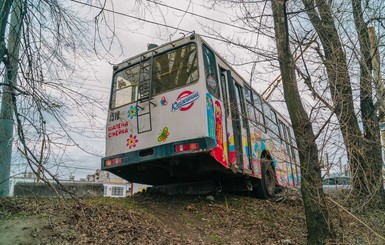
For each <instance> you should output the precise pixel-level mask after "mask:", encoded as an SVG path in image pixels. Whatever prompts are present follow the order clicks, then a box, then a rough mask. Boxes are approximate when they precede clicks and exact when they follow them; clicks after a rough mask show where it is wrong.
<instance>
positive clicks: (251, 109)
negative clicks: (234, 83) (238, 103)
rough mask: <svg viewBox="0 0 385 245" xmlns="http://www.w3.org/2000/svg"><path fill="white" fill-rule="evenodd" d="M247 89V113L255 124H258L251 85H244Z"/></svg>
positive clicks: (245, 89)
mask: <svg viewBox="0 0 385 245" xmlns="http://www.w3.org/2000/svg"><path fill="white" fill-rule="evenodd" d="M244 91H245V99H246V113H247V118H248V119H249V120H250V121H251V122H252V123H253V124H254V125H256V120H255V110H254V106H253V100H252V93H251V90H250V88H249V87H247V86H245V87H244Z"/></svg>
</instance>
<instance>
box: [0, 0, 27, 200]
mask: <svg viewBox="0 0 385 245" xmlns="http://www.w3.org/2000/svg"><path fill="white" fill-rule="evenodd" d="M24 3H25V1H23V0H14V1H4V3H3V4H2V5H3V6H1V7H4V6H5V5H6V4H9V5H12V6H11V7H10V8H8V10H10V11H8V13H1V16H2V17H4V18H3V19H1V20H0V21H2V24H4V30H6V29H7V30H8V33H9V36H8V41H7V47H6V50H5V53H4V57H0V58H1V62H2V63H3V64H4V67H5V75H4V80H3V84H2V86H1V87H2V92H3V93H2V101H1V109H0V196H8V195H9V178H10V172H11V159H12V145H13V144H12V143H13V113H14V98H15V97H14V96H15V94H14V91H15V87H16V79H17V71H18V67H19V66H18V63H19V49H20V35H21V27H22V25H23V9H24ZM2 11H3V8H2ZM9 14H11V21H10V24H9V25H8V28H5V24H6V23H7V21H8V16H9ZM3 21H5V22H3ZM4 33H5V32H4ZM4 33H2V35H3V34H4ZM4 46H5V44H4ZM4 46H3V47H1V48H4Z"/></svg>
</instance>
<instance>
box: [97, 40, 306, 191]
mask: <svg viewBox="0 0 385 245" xmlns="http://www.w3.org/2000/svg"><path fill="white" fill-rule="evenodd" d="M101 164H102V166H101V168H102V169H103V170H107V171H109V172H111V173H113V174H115V175H117V176H119V177H121V178H123V179H126V180H128V181H130V182H134V183H141V184H148V185H154V186H163V185H173V184H178V183H200V182H204V181H207V180H214V181H215V182H216V183H219V185H221V188H222V187H223V188H225V187H226V188H227V189H230V190H233V191H237V190H240V191H241V190H246V191H252V192H254V193H255V194H257V195H258V196H261V197H264V198H267V197H272V196H273V195H274V193H275V192H276V191H277V190H278V189H279V188H280V187H287V186H298V185H299V184H300V172H299V160H298V151H297V147H296V143H295V139H294V136H293V130H292V127H291V126H290V124H289V122H288V121H287V120H286V119H285V118H284V117H283V116H282V115H280V114H279V113H278V112H277V111H276V110H275V109H274V108H273V107H271V106H270V105H269V103H267V102H266V101H265V100H264V99H263V98H261V96H260V95H259V94H258V93H257V92H256V91H255V90H254V89H253V88H252V87H251V86H250V85H249V84H248V83H247V82H246V81H245V79H243V78H242V77H241V76H240V75H239V74H238V73H237V72H236V71H235V70H234V69H233V68H232V67H231V66H230V65H229V64H228V63H227V62H226V61H225V60H224V59H223V58H222V57H221V56H220V55H219V54H218V53H216V52H215V51H214V49H213V48H211V47H210V45H208V44H207V43H206V42H205V41H204V40H203V39H202V37H201V36H200V35H198V34H195V33H193V34H191V35H188V36H184V37H183V38H180V39H178V40H174V41H171V42H169V43H166V44H163V45H161V46H156V45H151V46H150V45H149V49H148V50H147V51H146V52H143V53H141V54H139V55H137V56H135V57H132V58H130V59H127V60H124V61H123V62H122V63H120V64H118V65H115V66H114V67H113V77H112V86H111V95H110V103H109V112H108V119H107V125H106V154H105V157H104V158H102V163H101Z"/></svg>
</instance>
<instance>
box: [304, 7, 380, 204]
mask: <svg viewBox="0 0 385 245" xmlns="http://www.w3.org/2000/svg"><path fill="white" fill-rule="evenodd" d="M302 2H303V4H304V6H305V9H306V13H307V14H308V16H309V19H310V21H311V23H312V24H313V26H314V28H315V30H316V32H317V34H318V36H319V38H320V41H321V44H322V48H323V50H322V52H320V54H321V55H322V58H323V64H324V65H325V68H326V71H327V76H328V84H329V89H330V92H331V96H332V101H333V107H334V111H335V115H336V116H337V119H338V122H339V126H340V128H341V132H342V136H343V140H344V145H345V147H346V151H347V155H348V159H349V164H350V168H351V172H352V176H353V187H354V191H355V194H356V197H358V198H360V199H362V201H363V203H364V204H366V203H370V204H372V205H371V206H374V207H376V206H378V204H379V203H381V193H382V190H383V189H382V177H381V165H382V159H381V145H380V141H379V124H378V118H377V115H376V112H375V108H374V106H373V104H374V103H373V96H372V92H371V85H370V84H371V81H372V78H371V75H370V71H371V69H370V66H371V65H370V59H371V58H370V51H369V50H368V49H369V43H368V37H367V31H366V26H365V24H364V23H363V19H362V11H361V8H360V6H361V2H360V1H353V2H352V3H353V14H354V18H355V23H356V28H357V32H358V39H359V44H360V52H359V53H360V57H361V58H360V72H361V77H360V81H361V82H360V98H361V99H360V109H361V110H360V111H361V113H362V117H361V118H362V123H363V126H364V132H361V130H360V125H359V118H358V117H357V115H356V113H355V107H354V97H353V90H352V83H351V76H350V74H349V66H348V63H347V54H346V51H345V49H344V47H343V44H342V43H341V37H340V34H339V33H338V30H337V28H336V26H335V16H334V13H333V10H332V6H331V3H329V2H325V1H318V0H315V1H313V0H303V1H302ZM361 22H362V23H361Z"/></svg>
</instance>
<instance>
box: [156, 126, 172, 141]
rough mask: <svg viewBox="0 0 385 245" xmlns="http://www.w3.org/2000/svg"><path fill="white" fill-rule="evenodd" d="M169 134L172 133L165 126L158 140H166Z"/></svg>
mask: <svg viewBox="0 0 385 245" xmlns="http://www.w3.org/2000/svg"><path fill="white" fill-rule="evenodd" d="M169 135H170V133H169V132H168V128H167V127H164V128H163V130H162V133H160V135H159V137H158V142H165V141H166V139H167V137H168V136H169Z"/></svg>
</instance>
